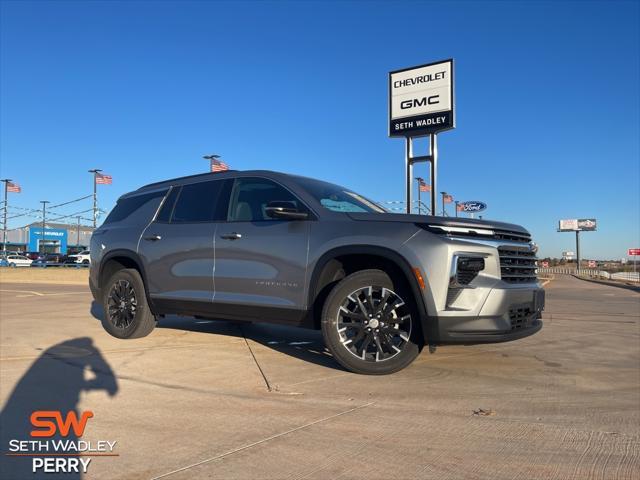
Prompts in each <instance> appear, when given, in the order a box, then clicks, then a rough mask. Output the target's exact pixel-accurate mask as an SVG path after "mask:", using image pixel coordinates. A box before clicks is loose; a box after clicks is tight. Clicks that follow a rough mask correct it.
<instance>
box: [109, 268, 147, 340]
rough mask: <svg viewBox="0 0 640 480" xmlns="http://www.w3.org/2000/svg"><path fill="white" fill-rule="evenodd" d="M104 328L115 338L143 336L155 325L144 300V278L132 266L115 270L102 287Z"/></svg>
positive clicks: (145, 299)
mask: <svg viewBox="0 0 640 480" xmlns="http://www.w3.org/2000/svg"><path fill="white" fill-rule="evenodd" d="M103 291H104V296H103V300H102V306H103V312H104V314H103V316H102V325H103V327H104V329H105V330H106V331H107V332H109V333H110V334H111V335H113V336H114V337H117V338H140V337H146V336H147V335H149V334H150V333H151V331H152V330H153V329H154V328H155V326H156V318H155V316H154V315H153V313H152V312H151V310H150V308H149V305H148V303H147V296H146V294H145V290H144V282H143V281H142V277H140V273H138V271H137V270H135V269H132V268H125V269H122V270H118V271H117V272H115V273H114V274H113V275H112V276H111V278H110V279H109V281H108V282H107V284H106V285H105V288H104V290H103Z"/></svg>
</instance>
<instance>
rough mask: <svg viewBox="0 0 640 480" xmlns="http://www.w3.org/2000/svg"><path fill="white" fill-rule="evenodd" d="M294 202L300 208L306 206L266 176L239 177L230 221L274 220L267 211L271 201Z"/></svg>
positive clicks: (230, 212)
mask: <svg viewBox="0 0 640 480" xmlns="http://www.w3.org/2000/svg"><path fill="white" fill-rule="evenodd" d="M274 201H282V202H292V203H294V204H295V205H296V207H298V208H299V209H302V210H306V207H305V206H304V205H303V204H302V202H300V200H298V198H296V197H295V196H294V195H293V194H292V193H291V192H289V191H288V190H287V189H285V188H283V187H281V186H280V185H278V184H277V183H275V182H273V181H271V180H267V179H265V178H250V177H249V178H238V179H236V183H235V186H234V189H233V193H232V194H231V201H230V203H229V221H232V222H260V221H263V220H274V219H273V218H271V217H268V216H267V214H266V213H265V208H266V206H267V204H268V203H269V202H274Z"/></svg>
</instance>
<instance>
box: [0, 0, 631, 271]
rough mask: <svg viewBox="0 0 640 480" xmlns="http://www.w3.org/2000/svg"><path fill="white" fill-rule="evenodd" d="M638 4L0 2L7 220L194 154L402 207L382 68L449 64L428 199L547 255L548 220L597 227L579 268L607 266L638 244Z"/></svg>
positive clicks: (104, 195)
mask: <svg viewBox="0 0 640 480" xmlns="http://www.w3.org/2000/svg"><path fill="white" fill-rule="evenodd" d="M639 5H640V3H638V2H635V1H634V2H631V1H630V2H623V1H608V2H596V1H589V2H503V1H498V2H481V1H473V2H366V1H360V2H339V1H333V2H207V1H193V2H190V1H180V2H171V1H161V2H156V1H141V2H135V1H134V2H120V1H109V2H98V1H87V2H80V1H72V2H60V1H53V0H51V1H47V2H26V1H20V2H17V1H7V0H5V1H2V2H0V170H1V171H0V176H1V177H2V178H11V179H13V180H14V181H15V182H17V183H19V184H20V185H21V187H22V193H19V194H16V193H11V194H9V195H10V196H9V205H10V209H9V212H10V214H9V215H10V216H12V215H15V214H17V213H21V212H24V210H19V209H18V208H19V207H21V208H35V209H37V208H40V203H39V201H40V200H49V201H50V202H51V204H52V205H54V204H58V203H63V202H66V201H69V200H73V199H76V198H79V197H83V196H86V195H89V194H91V193H92V188H93V181H92V177H91V174H89V173H88V172H87V170H88V169H90V168H101V169H103V170H104V171H105V173H108V174H110V175H112V176H113V184H112V185H101V186H99V187H98V199H99V205H100V207H101V208H103V209H105V210H109V209H111V208H112V207H113V205H114V204H115V201H116V200H117V198H118V197H119V196H120V195H122V194H123V193H126V192H128V191H131V190H134V189H136V188H138V187H139V186H141V185H144V184H146V183H150V182H154V181H159V180H163V179H166V178H172V177H176V176H182V175H190V174H194V173H201V172H205V171H207V169H208V164H207V162H206V161H205V160H203V159H202V155H205V154H209V153H217V154H220V155H221V156H222V158H223V159H224V160H225V161H226V162H227V163H228V164H229V165H230V166H231V167H232V168H234V169H239V170H248V169H269V170H276V171H282V172H288V173H296V174H302V175H306V176H311V177H316V178H320V179H323V180H328V181H332V182H335V183H339V184H341V185H344V186H346V187H349V188H351V189H353V190H354V191H356V192H359V193H362V194H364V195H365V196H367V197H369V198H372V199H374V200H376V201H391V200H401V199H403V198H404V180H403V178H404V141H403V140H402V139H399V138H389V137H388V135H387V128H388V117H387V115H388V113H387V101H388V99H387V93H388V72H389V71H392V70H397V69H400V68H405V67H410V66H413V65H419V64H424V63H430V62H433V61H437V60H441V59H446V58H454V60H455V80H456V84H455V95H456V129H455V130H450V131H447V132H443V133H441V134H440V135H439V136H438V145H439V172H438V184H439V189H443V190H446V191H447V192H449V193H451V194H453V196H454V198H455V199H456V200H461V201H463V200H479V201H483V202H485V203H486V204H487V205H488V209H487V211H486V212H485V213H484V216H485V218H489V219H496V220H503V221H507V222H513V223H518V224H522V225H524V226H525V227H526V228H528V229H529V230H530V231H531V232H532V234H533V235H534V237H535V239H536V241H537V242H538V243H539V244H540V246H541V256H543V257H546V256H551V257H559V256H560V255H561V253H562V251H565V250H575V247H574V242H575V237H574V235H572V234H571V233H557V232H556V229H557V222H558V220H559V219H561V218H596V219H597V220H598V231H597V232H590V233H584V234H582V235H581V251H582V254H583V258H593V259H607V258H622V257H624V256H625V254H626V251H627V248H631V247H640V93H639V92H640V89H639V85H640V47H639V45H640V34H639V32H640V20H639V19H640V7H639ZM418 147H420V148H425V149H426V147H425V145H424V144H423V143H420V142H418ZM423 153H426V151H424V152H423ZM427 168H428V167H427V165H426V164H420V165H418V166H417V167H416V172H415V173H416V174H417V175H422V176H424V177H428V170H427ZM90 208H91V201H90V200H89V199H87V200H83V201H81V202H77V203H73V204H70V205H67V206H65V207H59V208H57V209H55V210H54V211H52V213H50V215H53V212H56V214H60V215H63V214H70V213H75V212H79V211H84V210H87V209H90ZM449 210H450V211H449V213H450V214H451V215H453V209H452V208H451V207H449ZM82 215H83V216H86V217H90V216H91V213H83V214H82ZM102 218H104V217H102ZM37 220H38V217H37V216H35V217H27V216H25V217H18V218H13V219H11V220H10V221H9V227H18V226H21V225H24V224H26V223H30V222H32V221H37ZM85 223H87V222H85Z"/></svg>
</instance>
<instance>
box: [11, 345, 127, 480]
mask: <svg viewBox="0 0 640 480" xmlns="http://www.w3.org/2000/svg"><path fill="white" fill-rule="evenodd" d="M4 376H5V378H6V374H5V375H4ZM96 390H104V391H105V392H106V393H107V394H109V395H110V396H112V397H113V396H115V395H116V394H117V392H118V383H117V379H116V377H115V375H114V372H113V370H112V369H111V367H110V366H109V364H108V363H107V361H106V360H105V359H104V357H103V356H102V354H101V353H100V350H99V349H98V348H97V347H96V346H95V345H94V344H93V341H92V339H91V338H88V337H80V338H74V339H71V340H67V341H64V342H61V343H58V344H56V345H53V346H51V347H49V348H48V349H46V350H44V351H43V352H42V353H41V354H40V356H39V357H38V358H37V359H36V360H35V361H34V362H33V364H32V365H31V366H30V367H29V369H28V370H27V372H26V373H25V374H24V375H23V376H22V378H21V379H20V380H19V381H18V382H17V384H16V385H15V387H14V389H13V391H12V392H11V394H10V395H9V397H8V400H7V402H6V403H5V405H4V407H3V409H2V411H1V412H0V439H1V443H0V444H1V445H2V455H0V478H3V479H5V478H6V479H23V478H35V479H38V478H48V479H51V478H58V477H60V478H65V479H79V478H82V474H81V473H80V472H72V473H59V474H55V473H44V472H43V471H41V470H39V471H37V472H35V473H34V472H32V459H33V458H37V457H31V456H8V455H5V454H6V453H11V452H10V448H9V447H10V441H11V440H40V441H49V442H50V441H52V440H53V441H58V440H69V441H72V442H76V441H77V440H78V438H79V437H78V436H77V435H76V434H75V432H74V430H73V429H70V430H69V433H68V435H67V436H64V437H63V436H62V435H61V434H60V433H59V432H57V433H56V434H55V435H54V436H51V437H32V436H31V432H32V431H33V430H34V426H33V425H32V423H31V415H32V413H33V412H36V411H57V412H60V413H61V415H62V418H63V419H65V418H66V417H67V415H68V414H69V412H75V414H76V416H77V418H80V417H81V412H80V411H79V405H78V403H79V401H80V397H81V393H82V392H88V391H96ZM49 444H50V443H49ZM30 452H33V453H38V452H37V449H36V451H35V452H34V449H33V448H32V449H30ZM49 453H54V452H52V451H51V448H49ZM46 455H47V452H44V453H43V455H42V456H46ZM56 458H62V457H56ZM67 458H68V457H67ZM72 458H76V457H72Z"/></svg>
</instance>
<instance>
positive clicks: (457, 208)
mask: <svg viewBox="0 0 640 480" xmlns="http://www.w3.org/2000/svg"><path fill="white" fill-rule="evenodd" d="M458 203H460V202H458V200H456V218H458Z"/></svg>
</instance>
